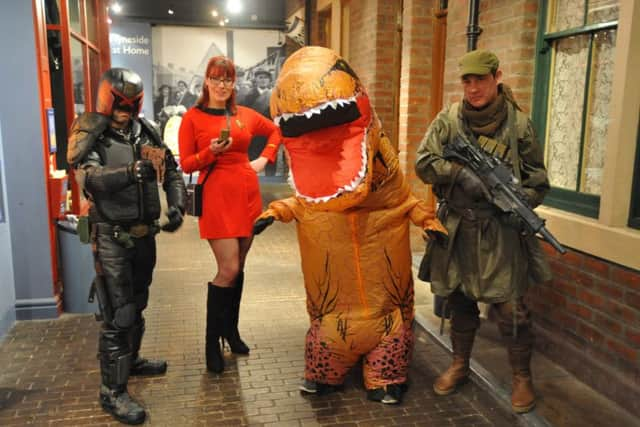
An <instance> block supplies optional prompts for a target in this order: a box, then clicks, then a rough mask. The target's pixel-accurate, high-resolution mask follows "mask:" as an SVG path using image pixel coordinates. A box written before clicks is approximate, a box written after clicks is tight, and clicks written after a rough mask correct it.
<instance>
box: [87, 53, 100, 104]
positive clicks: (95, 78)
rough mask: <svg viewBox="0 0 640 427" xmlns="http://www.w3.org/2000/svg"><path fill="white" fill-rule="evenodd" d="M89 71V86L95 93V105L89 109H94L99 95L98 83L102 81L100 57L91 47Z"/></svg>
mask: <svg viewBox="0 0 640 427" xmlns="http://www.w3.org/2000/svg"><path fill="white" fill-rule="evenodd" d="M89 73H90V74H89V86H90V87H91V93H92V94H93V96H92V99H93V105H90V106H89V109H90V110H91V111H93V108H94V106H95V104H96V97H97V96H98V83H100V57H99V55H98V53H97V52H95V51H94V50H91V49H89Z"/></svg>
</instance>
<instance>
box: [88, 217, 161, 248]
mask: <svg viewBox="0 0 640 427" xmlns="http://www.w3.org/2000/svg"><path fill="white" fill-rule="evenodd" d="M92 226H93V230H94V231H95V233H97V234H107V235H111V237H112V238H113V240H115V241H116V242H118V243H120V244H121V245H123V246H124V247H132V246H133V240H132V239H141V238H143V237H147V236H154V235H156V234H158V233H159V232H160V225H159V224H158V222H157V221H155V222H153V223H152V224H133V225H114V224H109V223H106V222H97V223H94V224H92Z"/></svg>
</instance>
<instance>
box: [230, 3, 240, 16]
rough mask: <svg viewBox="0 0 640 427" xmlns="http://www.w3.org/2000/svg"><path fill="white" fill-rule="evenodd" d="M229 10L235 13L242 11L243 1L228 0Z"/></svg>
mask: <svg viewBox="0 0 640 427" xmlns="http://www.w3.org/2000/svg"><path fill="white" fill-rule="evenodd" d="M227 12H229V13H231V14H234V15H236V14H238V13H240V12H242V2H241V1H240V0H227Z"/></svg>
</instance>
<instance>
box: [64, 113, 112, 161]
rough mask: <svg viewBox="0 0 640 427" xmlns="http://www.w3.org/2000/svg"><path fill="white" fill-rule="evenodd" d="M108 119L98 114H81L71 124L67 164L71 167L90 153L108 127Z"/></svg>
mask: <svg viewBox="0 0 640 427" xmlns="http://www.w3.org/2000/svg"><path fill="white" fill-rule="evenodd" d="M109 120H110V119H109V117H107V116H105V115H103V114H98V113H82V114H81V115H79V116H78V117H76V119H75V120H74V121H73V123H72V124H71V131H70V133H69V141H68V146H67V162H69V164H70V165H72V166H77V164H78V163H80V162H81V161H82V159H83V158H84V157H85V156H86V155H87V153H89V151H91V149H92V148H93V145H94V144H95V142H96V139H98V137H99V136H100V135H101V134H102V133H103V132H104V131H105V130H106V129H107V126H109Z"/></svg>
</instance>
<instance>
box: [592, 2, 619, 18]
mask: <svg viewBox="0 0 640 427" xmlns="http://www.w3.org/2000/svg"><path fill="white" fill-rule="evenodd" d="M617 20H618V0H589V12H587V24H597V23H600V22H609V21H617Z"/></svg>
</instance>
